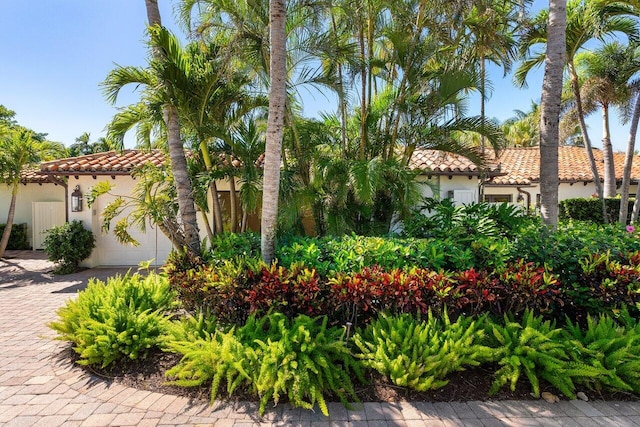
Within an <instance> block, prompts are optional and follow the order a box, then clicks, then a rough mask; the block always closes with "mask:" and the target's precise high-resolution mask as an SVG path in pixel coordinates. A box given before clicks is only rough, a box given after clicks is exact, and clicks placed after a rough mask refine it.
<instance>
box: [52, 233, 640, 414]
mask: <svg viewBox="0 0 640 427" xmlns="http://www.w3.org/2000/svg"><path fill="white" fill-rule="evenodd" d="M487 227H488V226H487ZM487 227H485V228H483V229H485V230H486V229H488V228H487ZM497 229H498V230H499V229H500V228H499V227H498V228H497ZM605 233H609V234H608V235H603V234H605ZM638 240H639V239H638V238H637V235H636V233H635V230H627V229H624V228H620V227H617V226H614V225H609V226H603V227H598V226H593V225H580V224H576V223H571V224H564V225H562V226H561V227H560V228H559V229H558V231H556V232H554V231H549V230H545V229H543V228H540V226H539V225H536V224H531V223H529V224H524V226H523V227H520V228H518V231H517V232H514V235H513V236H511V238H510V239H506V238H505V237H504V236H503V235H501V232H498V233H492V235H490V236H489V235H488V236H484V237H479V240H478V244H477V245H475V246H474V245H473V244H472V243H473V242H472V243H469V242H467V243H466V244H465V245H462V244H459V243H457V242H454V241H453V240H446V239H440V238H438V239H435V238H413V237H411V238H401V237H397V236H396V237H390V238H384V237H362V236H356V235H348V236H343V237H339V238H328V237H323V238H301V237H288V238H285V239H283V244H282V246H281V247H280V249H279V252H278V254H279V256H280V257H281V258H280V259H278V261H277V262H274V263H273V264H270V265H265V264H263V263H262V262H261V261H260V260H259V259H258V258H257V255H256V251H257V247H258V246H257V242H258V241H257V238H256V236H254V235H251V234H247V235H242V236H240V237H239V236H234V235H223V236H218V237H216V238H214V240H213V241H212V242H211V243H212V247H213V248H217V249H219V251H220V252H219V253H216V252H215V249H214V251H213V252H211V253H205V254H203V256H201V257H196V256H193V255H189V254H184V253H183V254H181V253H175V254H172V255H171V257H170V259H169V261H168V262H167V265H166V266H165V269H164V272H163V273H162V275H161V276H150V277H155V278H154V279H153V281H155V282H154V283H156V282H157V283H158V284H159V285H156V286H161V288H162V289H163V295H164V297H163V298H159V295H158V292H159V290H158V289H159V288H154V287H153V286H151V287H149V286H147V280H151V279H143V278H141V277H139V276H137V275H134V276H131V277H129V276H127V277H125V278H121V279H119V280H117V281H113V283H108V284H100V285H98V284H91V285H90V286H89V287H88V289H87V290H86V291H84V292H81V294H80V295H79V297H78V299H77V300H76V302H75V305H74V303H69V304H68V306H67V307H66V308H63V309H61V310H60V312H59V316H60V320H59V321H57V322H53V323H52V324H51V326H52V327H53V328H54V329H55V330H56V331H57V332H58V333H59V334H60V338H61V339H65V340H68V341H71V342H72V343H74V345H75V346H76V351H77V352H78V353H79V354H80V355H81V359H80V360H81V363H83V364H90V365H98V366H103V365H112V364H113V363H114V362H116V361H121V360H125V359H126V360H128V359H136V358H140V357H143V356H144V355H145V353H146V352H147V351H148V350H149V349H152V348H161V349H162V350H163V351H164V352H165V353H166V354H169V355H173V356H174V359H171V360H174V362H173V364H172V365H171V366H166V371H167V372H166V374H167V377H166V379H165V380H164V381H166V382H168V383H170V384H173V385H178V386H180V387H186V388H194V387H195V388H203V387H206V388H208V392H209V396H210V399H211V400H214V399H218V398H219V397H220V396H222V395H224V396H236V395H240V396H242V397H243V398H254V399H256V400H259V401H260V410H261V411H264V409H265V408H266V405H267V404H268V402H270V401H273V402H276V403H277V402H279V401H281V400H283V399H286V400H288V401H289V402H291V403H292V404H293V405H295V406H300V407H303V408H310V407H313V406H314V405H318V407H319V408H320V409H321V410H322V411H326V410H327V407H326V401H327V399H339V400H342V401H343V402H344V403H348V402H349V401H354V400H356V399H357V393H356V390H358V389H362V388H367V387H368V385H367V384H368V383H369V382H372V381H373V382H374V383H377V384H379V382H380V381H382V382H383V383H388V384H393V385H394V387H402V388H404V389H407V390H409V389H411V390H418V391H419V390H423V391H424V390H426V391H430V390H441V389H442V387H447V383H448V382H449V381H450V380H451V378H456V375H458V374H457V372H459V371H460V370H464V369H469V370H473V369H482V370H483V372H485V373H486V374H485V375H484V376H485V377H487V378H493V379H492V380H491V383H488V384H487V385H486V390H484V392H485V393H486V395H485V397H486V396H489V394H490V393H504V391H503V390H513V389H514V388H516V387H517V388H519V389H522V388H523V387H525V388H527V387H528V390H530V391H531V392H532V393H533V394H534V395H539V394H540V393H541V392H542V391H543V390H547V391H548V390H551V391H553V392H554V393H557V394H561V395H564V396H567V397H570V398H573V397H574V396H575V393H576V392H577V391H582V390H587V391H589V390H594V391H596V392H598V393H603V392H624V393H638V392H640V385H639V384H640V375H639V373H638V372H639V369H640V356H639V355H640V348H638V346H639V344H638V342H639V341H638V338H637V337H638V336H640V326H638V323H637V322H636V321H635V316H636V315H637V310H638V308H637V305H638V303H639V302H640V301H639V297H638V296H639V295H640V288H639V286H640V285H639V284H640V277H639V276H638V274H639V272H640V270H639V268H640V267H639V264H640V251H639V250H638V249H640V247H639V245H638ZM496 242H497V243H496ZM494 244H495V245H496V246H494ZM549 245H551V246H549ZM236 247H237V248H238V249H237V252H236V249H234V248H236ZM492 247H493V248H494V249H491V248H492ZM394 254H396V255H397V256H394ZM516 254H517V255H518V256H516ZM222 255H224V257H225V259H223V258H222ZM565 255H566V256H565ZM483 257H488V258H491V259H492V261H491V262H486V263H483V262H481V259H482V258H483ZM134 288H135V289H137V291H136V292H140V293H149V295H150V296H149V297H143V295H142V294H137V293H135V292H134V291H133V290H132V289H134ZM123 289H128V290H127V291H126V292H125V291H123ZM165 291H166V292H165ZM132 292H133V293H132ZM154 295H155V296H154ZM156 300H157V301H161V302H162V304H161V306H162V307H164V308H160V306H156V305H153V307H152V304H151V302H145V303H139V304H138V303H135V301H141V302H144V301H156ZM176 306H179V307H180V311H177V312H176V311H175V310H174V308H175V307H176ZM154 307H155V308H154ZM127 310H129V311H130V314H123V313H126V312H127ZM178 313H179V315H178ZM168 314H171V315H172V316H173V317H169V316H168ZM154 316H155V317H154ZM85 318H86V319H88V320H87V321H86V322H85V321H84V319H85ZM151 319H153V321H151ZM147 320H149V321H147ZM120 324H121V325H124V329H118V328H116V326H115V325H120ZM152 325H156V326H157V325H160V326H158V327H157V328H155V329H153V328H151V326H152ZM133 331H136V332H135V333H134V332H133ZM134 335H135V336H138V339H133V336H134ZM143 336H144V337H146V338H148V340H146V341H144V345H142V346H139V347H135V346H136V345H137V343H138V342H139V341H140V337H143ZM525 384H526V386H525Z"/></svg>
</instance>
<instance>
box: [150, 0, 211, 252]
mask: <svg viewBox="0 0 640 427" xmlns="http://www.w3.org/2000/svg"><path fill="white" fill-rule="evenodd" d="M145 6H146V9H147V18H148V20H149V25H150V26H154V25H159V26H161V25H162V21H161V19H160V9H159V8H158V0H145ZM153 56H154V57H155V58H156V59H160V60H161V59H162V57H163V55H162V52H161V51H160V50H159V49H154V50H153ZM164 85H165V86H168V83H167V82H164ZM162 115H163V117H164V121H165V124H166V126H167V140H168V141H167V143H168V145H169V157H170V158H171V171H172V172H173V179H174V181H175V185H176V192H177V193H178V210H179V212H180V221H181V222H182V227H183V230H184V239H185V244H186V246H187V248H188V250H189V251H190V252H192V253H194V254H196V255H199V254H200V234H199V232H198V221H197V217H196V208H195V203H194V200H193V190H192V187H191V181H190V180H189V173H188V172H187V159H186V157H185V155H184V146H183V145H182V138H181V136H180V120H179V118H178V110H177V109H176V108H175V106H173V105H170V104H167V105H165V106H164V107H163V109H162Z"/></svg>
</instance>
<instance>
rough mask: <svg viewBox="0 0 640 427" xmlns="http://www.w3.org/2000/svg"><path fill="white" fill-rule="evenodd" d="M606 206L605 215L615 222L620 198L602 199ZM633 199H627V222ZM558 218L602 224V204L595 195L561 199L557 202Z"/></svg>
mask: <svg viewBox="0 0 640 427" xmlns="http://www.w3.org/2000/svg"><path fill="white" fill-rule="evenodd" d="M604 201H605V204H606V207H607V216H608V217H609V222H617V221H618V215H619V212H620V199H618V198H611V199H604ZM633 202H634V201H633V200H630V201H629V210H628V215H627V223H628V222H629V220H630V219H631V212H632V211H633ZM559 210H560V212H559V219H560V220H561V221H565V220H574V221H590V222H593V223H596V224H604V223H605V222H604V220H603V218H602V204H601V202H600V199H598V198H597V197H590V198H575V199H566V200H562V201H561V202H560V203H559Z"/></svg>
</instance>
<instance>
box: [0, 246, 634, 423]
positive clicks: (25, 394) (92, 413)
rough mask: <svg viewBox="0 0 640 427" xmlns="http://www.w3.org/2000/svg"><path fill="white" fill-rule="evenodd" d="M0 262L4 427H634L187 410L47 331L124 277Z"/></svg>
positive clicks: (442, 412) (404, 407)
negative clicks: (105, 284)
mask: <svg viewBox="0 0 640 427" xmlns="http://www.w3.org/2000/svg"><path fill="white" fill-rule="evenodd" d="M6 255H7V257H9V258H8V259H4V260H0V425H5V426H35V425H38V426H40V425H41V426H47V427H49V426H61V425H64V426H67V425H68V426H127V425H137V426H156V425H167V426H174V425H215V426H234V427H243V426H271V425H282V426H353V427H358V426H363V427H364V426H368V427H377V426H535V425H544V426H636V425H638V426H640V403H637V402H633V403H629V402H600V401H593V402H582V401H562V402H560V403H557V404H554V405H550V404H547V403H545V402H541V401H526V402H515V401H502V402H497V401H487V402H453V403H425V402H403V403H382V404H381V403H374V402H369V403H364V404H361V405H359V406H357V407H356V408H355V410H353V411H347V410H346V409H345V408H344V407H343V406H342V405H340V404H330V405H329V410H330V413H331V417H330V418H326V417H324V416H322V415H321V414H319V413H318V412H312V411H306V410H300V409H296V408H292V407H291V406H289V405H287V404H283V405H278V406H276V407H275V408H273V409H271V410H270V411H269V412H268V413H267V414H266V415H265V416H264V417H262V418H260V417H258V414H257V406H256V405H255V404H254V403H251V402H241V403H224V402H221V403H218V404H216V405H214V406H211V407H210V406H206V405H200V404H194V403H192V402H190V401H189V400H188V399H186V398H182V397H176V396H172V395H163V394H159V393H151V392H148V391H140V390H136V389H132V388H129V387H125V386H122V385H119V384H115V383H110V382H108V381H105V380H103V379H100V378H98V377H93V376H91V375H88V374H86V373H85V372H84V371H82V370H80V369H77V368H75V367H72V366H70V365H69V363H68V361H67V360H65V359H62V358H60V352H61V351H62V349H63V348H64V344H63V343H61V342H59V341H53V340H51V339H50V338H51V337H53V333H52V332H51V331H50V330H49V329H48V328H47V327H46V323H47V322H49V321H52V320H54V319H55V311H56V309H57V308H58V307H60V306H62V305H63V304H64V302H65V301H66V300H67V299H69V298H73V297H74V294H75V293H76V292H77V291H78V290H79V289H82V288H83V287H84V286H85V285H86V283H87V280H88V278H89V277H98V278H105V277H108V276H111V275H114V274H116V273H124V272H125V271H126V269H113V268H111V269H92V270H87V271H84V272H81V273H77V274H73V275H68V276H58V277H55V276H52V275H50V274H48V273H47V272H48V271H49V270H51V268H52V266H51V264H50V263H48V262H47V261H46V260H45V259H44V256H43V254H42V253H39V252H30V251H24V252H14V251H8V252H7V254H6Z"/></svg>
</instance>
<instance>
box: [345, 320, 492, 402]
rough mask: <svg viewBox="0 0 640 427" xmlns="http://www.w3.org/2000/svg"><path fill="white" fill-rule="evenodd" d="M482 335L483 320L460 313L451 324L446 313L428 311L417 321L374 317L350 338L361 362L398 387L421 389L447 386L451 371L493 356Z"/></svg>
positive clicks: (476, 363)
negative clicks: (423, 318) (386, 377)
mask: <svg viewBox="0 0 640 427" xmlns="http://www.w3.org/2000/svg"><path fill="white" fill-rule="evenodd" d="M483 335H484V332H483V330H482V319H480V320H474V319H473V318H471V317H463V316H461V317H459V318H458V320H457V321H456V322H455V323H452V322H451V321H450V320H449V317H448V316H447V315H446V313H445V314H444V315H443V316H442V318H441V319H440V318H437V317H436V316H434V315H432V314H431V313H429V315H428V318H427V320H426V321H419V320H416V318H415V317H413V316H411V315H408V314H402V315H400V316H396V317H390V316H387V315H382V316H380V317H378V319H376V320H375V321H374V322H372V323H371V324H370V325H368V326H367V327H366V328H365V330H364V331H363V332H361V333H358V334H356V335H355V336H354V337H353V341H354V343H355V344H356V346H357V347H358V349H359V350H360V351H361V353H360V354H359V355H358V357H360V358H362V359H363V362H364V364H365V366H367V367H370V368H373V369H375V370H376V371H378V372H380V373H381V374H383V375H386V376H388V377H389V378H390V379H391V381H393V383H394V384H396V385H399V386H402V387H408V388H412V389H415V390H418V391H425V390H432V389H436V388H440V387H443V386H445V385H446V384H447V382H448V381H447V380H446V376H447V375H448V374H449V373H451V372H456V371H460V370H464V368H465V367H466V366H478V365H479V364H480V363H482V362H484V361H486V360H488V359H491V358H492V357H495V356H494V355H493V353H494V352H495V351H494V350H492V349H491V348H489V347H486V346H484V345H482V344H481V342H482V339H483Z"/></svg>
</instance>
